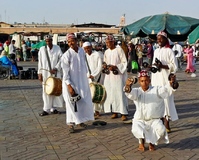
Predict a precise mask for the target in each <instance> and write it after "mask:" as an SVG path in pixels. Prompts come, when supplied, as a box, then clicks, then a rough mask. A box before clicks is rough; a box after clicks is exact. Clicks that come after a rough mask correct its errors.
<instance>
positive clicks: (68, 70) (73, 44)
mask: <svg viewBox="0 0 199 160" xmlns="http://www.w3.org/2000/svg"><path fill="white" fill-rule="evenodd" d="M67 42H68V45H69V47H70V48H69V49H68V50H67V51H66V52H65V53H64V55H63V57H62V64H61V66H62V69H63V83H62V87H63V97H64V100H65V103H66V123H67V125H68V126H69V132H70V133H74V132H75V130H74V125H80V126H81V127H83V128H85V127H86V124H84V122H86V121H89V120H94V114H93V104H92V99H91V92H90V87H89V83H88V78H87V73H88V70H87V67H86V61H85V52H84V50H83V48H81V47H78V45H77V38H76V36H75V35H74V34H73V33H70V34H68V35H67ZM73 97H81V99H77V100H74V101H71V99H73Z"/></svg>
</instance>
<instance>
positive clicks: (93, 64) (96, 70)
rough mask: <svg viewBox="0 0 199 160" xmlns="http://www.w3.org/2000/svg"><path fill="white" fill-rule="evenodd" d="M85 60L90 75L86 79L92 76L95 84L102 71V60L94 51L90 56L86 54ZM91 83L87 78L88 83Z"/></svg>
mask: <svg viewBox="0 0 199 160" xmlns="http://www.w3.org/2000/svg"><path fill="white" fill-rule="evenodd" d="M86 58H87V62H88V65H89V68H90V71H91V73H88V77H89V76H90V75H92V76H93V77H94V82H97V81H98V80H99V78H100V74H101V70H102V59H101V57H100V54H99V53H98V52H97V51H94V52H92V54H91V55H88V54H86ZM91 82H92V80H91V79H90V78H89V83H91Z"/></svg>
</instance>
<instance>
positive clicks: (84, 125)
mask: <svg viewBox="0 0 199 160" xmlns="http://www.w3.org/2000/svg"><path fill="white" fill-rule="evenodd" d="M79 126H80V127H82V128H87V124H85V123H80V124H79Z"/></svg>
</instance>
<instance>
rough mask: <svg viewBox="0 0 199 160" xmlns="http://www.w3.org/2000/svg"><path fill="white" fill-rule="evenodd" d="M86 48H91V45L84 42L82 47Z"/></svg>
mask: <svg viewBox="0 0 199 160" xmlns="http://www.w3.org/2000/svg"><path fill="white" fill-rule="evenodd" d="M87 46H91V43H90V42H84V43H83V46H82V47H83V48H84V47H87Z"/></svg>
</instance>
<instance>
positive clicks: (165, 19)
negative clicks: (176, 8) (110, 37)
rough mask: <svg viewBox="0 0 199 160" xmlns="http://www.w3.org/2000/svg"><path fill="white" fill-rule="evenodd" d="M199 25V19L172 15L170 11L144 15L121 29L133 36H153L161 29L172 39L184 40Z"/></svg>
mask: <svg viewBox="0 0 199 160" xmlns="http://www.w3.org/2000/svg"><path fill="white" fill-rule="evenodd" d="M198 25H199V19H196V18H191V17H184V16H179V15H171V14H168V13H165V14H159V15H152V16H147V17H144V18H142V19H140V20H138V21H136V22H134V23H132V24H129V25H127V26H125V27H123V28H122V29H121V31H122V32H123V33H124V34H126V35H131V36H132V37H146V36H149V37H152V38H154V37H155V36H156V34H157V33H158V32H159V31H165V32H166V33H167V34H168V37H169V38H170V39H171V41H183V40H186V39H187V36H188V34H189V33H190V32H191V31H192V30H193V29H195V28H196V27H197V26H198Z"/></svg>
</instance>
